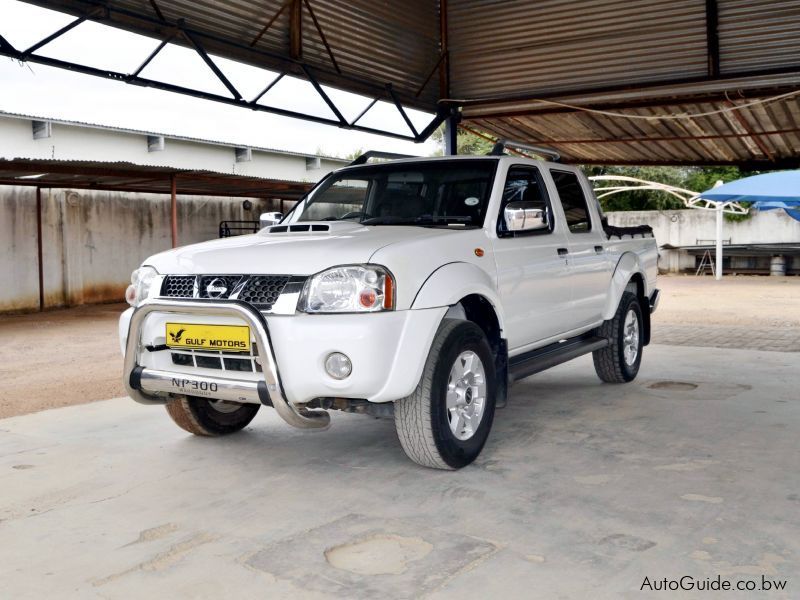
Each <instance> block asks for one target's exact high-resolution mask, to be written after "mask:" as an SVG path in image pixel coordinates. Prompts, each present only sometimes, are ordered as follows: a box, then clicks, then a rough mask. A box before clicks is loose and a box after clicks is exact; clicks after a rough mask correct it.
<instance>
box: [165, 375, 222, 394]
mask: <svg viewBox="0 0 800 600" xmlns="http://www.w3.org/2000/svg"><path fill="white" fill-rule="evenodd" d="M172 385H173V386H174V387H176V388H180V389H193V390H200V391H202V392H216V391H218V390H219V384H216V383H214V382H213V381H210V382H209V381H195V380H194V379H175V378H174V377H173V378H172Z"/></svg>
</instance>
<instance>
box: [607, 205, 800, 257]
mask: <svg viewBox="0 0 800 600" xmlns="http://www.w3.org/2000/svg"><path fill="white" fill-rule="evenodd" d="M606 214H607V216H608V222H609V223H610V224H611V225H617V226H619V227H629V226H633V225H650V226H651V227H652V228H653V233H654V234H655V237H656V241H657V242H658V245H659V247H662V246H665V245H670V246H696V245H713V244H714V240H715V238H716V215H715V214H714V213H713V212H712V211H707V210H697V209H686V210H664V211H658V210H644V211H625V212H609V213H606ZM722 239H723V240H726V241H727V240H728V239H730V241H731V243H732V244H780V243H798V242H800V221H796V220H794V219H792V218H791V217H790V216H789V215H787V214H786V212H784V211H783V210H770V211H764V212H760V211H759V212H755V214H753V216H752V217H751V218H749V219H746V220H744V221H738V222H730V221H727V220H724V221H723V226H722ZM660 252H661V259H660V261H659V266H660V268H662V269H665V270H668V271H672V272H677V271H681V270H684V269H692V268H694V264H695V260H694V257H693V256H690V255H689V254H687V253H686V252H676V251H670V250H663V249H662V250H661V251H660Z"/></svg>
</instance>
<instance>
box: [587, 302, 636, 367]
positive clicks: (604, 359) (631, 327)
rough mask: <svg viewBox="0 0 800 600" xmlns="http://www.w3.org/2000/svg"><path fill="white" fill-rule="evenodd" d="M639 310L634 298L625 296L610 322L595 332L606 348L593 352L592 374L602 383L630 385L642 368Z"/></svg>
mask: <svg viewBox="0 0 800 600" xmlns="http://www.w3.org/2000/svg"><path fill="white" fill-rule="evenodd" d="M642 323H643V320H642V307H641V304H640V303H639V299H638V298H637V296H636V294H632V293H631V292H625V293H624V294H622V299H621V300H620V302H619V306H618V307H617V312H616V313H615V314H614V317H613V318H612V319H609V320H608V321H605V322H604V323H603V324H602V325H601V326H600V328H599V329H598V335H599V336H601V337H604V338H608V340H609V344H608V346H606V347H605V348H602V349H601V350H595V351H594V352H593V353H592V355H593V357H594V370H595V371H596V372H597V376H598V377H599V378H600V379H602V380H603V381H605V382H606V383H626V382H628V381H633V380H634V379H635V378H636V375H637V374H638V373H639V367H640V366H641V364H642V346H643V336H642Z"/></svg>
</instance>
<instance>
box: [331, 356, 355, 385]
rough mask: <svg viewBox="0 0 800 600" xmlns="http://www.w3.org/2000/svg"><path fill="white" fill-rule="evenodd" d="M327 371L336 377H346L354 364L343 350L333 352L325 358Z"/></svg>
mask: <svg viewBox="0 0 800 600" xmlns="http://www.w3.org/2000/svg"><path fill="white" fill-rule="evenodd" d="M325 371H326V372H327V373H328V375H330V376H331V377H333V378H334V379H345V378H347V377H349V376H350V373H352V371H353V364H352V363H351V362H350V359H349V358H347V356H346V355H344V354H342V353H341V352H331V353H330V354H328V357H327V358H326V359H325Z"/></svg>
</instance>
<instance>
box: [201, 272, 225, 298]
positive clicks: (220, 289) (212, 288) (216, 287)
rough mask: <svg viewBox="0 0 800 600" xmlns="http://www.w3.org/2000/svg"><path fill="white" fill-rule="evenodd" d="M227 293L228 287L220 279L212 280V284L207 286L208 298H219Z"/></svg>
mask: <svg viewBox="0 0 800 600" xmlns="http://www.w3.org/2000/svg"><path fill="white" fill-rule="evenodd" d="M227 291H228V286H227V284H226V283H225V280H224V279H220V278H219V277H217V278H216V279H212V280H211V282H210V283H209V284H208V285H207V286H206V296H208V297H209V298H219V297H220V296H222V295H223V294H225V292H227Z"/></svg>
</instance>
